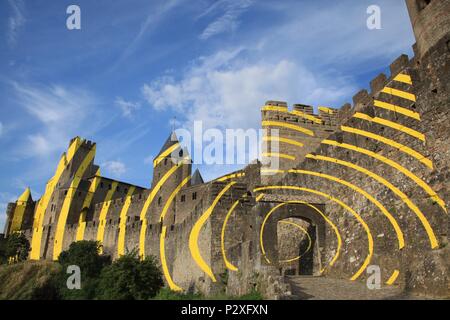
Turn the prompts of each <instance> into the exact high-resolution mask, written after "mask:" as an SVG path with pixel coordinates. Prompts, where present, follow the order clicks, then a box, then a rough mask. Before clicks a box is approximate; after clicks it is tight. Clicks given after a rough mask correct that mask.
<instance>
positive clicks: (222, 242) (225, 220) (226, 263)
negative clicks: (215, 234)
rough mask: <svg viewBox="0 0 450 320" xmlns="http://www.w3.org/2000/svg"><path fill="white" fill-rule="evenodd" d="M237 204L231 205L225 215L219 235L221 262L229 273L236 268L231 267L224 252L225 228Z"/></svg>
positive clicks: (237, 202) (236, 202)
mask: <svg viewBox="0 0 450 320" xmlns="http://www.w3.org/2000/svg"><path fill="white" fill-rule="evenodd" d="M238 204H239V200H237V201H235V202H234V203H233V205H232V206H231V208H230V210H228V212H227V215H226V216H225V219H224V220H223V224H222V232H221V235H220V247H221V249H222V257H223V261H224V263H225V267H227V269H228V270H231V271H238V268H237V267H236V266H235V265H233V264H232V263H231V262H230V261H229V260H228V258H227V253H226V250H225V230H226V228H227V223H228V219H230V216H231V214H232V213H233V211H234V209H235V208H236V207H237V205H238Z"/></svg>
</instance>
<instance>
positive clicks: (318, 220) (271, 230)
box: [260, 202, 326, 275]
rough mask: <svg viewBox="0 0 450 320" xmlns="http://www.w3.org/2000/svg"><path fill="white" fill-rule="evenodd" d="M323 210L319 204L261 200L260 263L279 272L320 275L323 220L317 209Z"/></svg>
mask: <svg viewBox="0 0 450 320" xmlns="http://www.w3.org/2000/svg"><path fill="white" fill-rule="evenodd" d="M323 210H324V205H323V204H305V203H299V202H298V203H292V202H287V203H282V202H278V203H261V211H260V212H261V216H262V221H261V228H260V245H261V248H262V249H261V251H262V252H263V260H264V261H263V262H264V263H266V264H271V265H274V266H276V267H277V268H278V269H279V270H280V273H281V274H283V275H320V273H321V269H322V262H321V256H320V252H321V249H320V248H321V247H322V246H324V245H325V223H326V221H325V219H324V218H323V217H322V215H321V214H320V213H319V212H318V211H321V212H323ZM261 231H262V233H261Z"/></svg>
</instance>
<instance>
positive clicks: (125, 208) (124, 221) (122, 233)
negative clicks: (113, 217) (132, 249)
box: [117, 186, 136, 257]
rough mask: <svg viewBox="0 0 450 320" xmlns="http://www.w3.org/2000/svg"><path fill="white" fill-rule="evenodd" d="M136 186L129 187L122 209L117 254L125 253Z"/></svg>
mask: <svg viewBox="0 0 450 320" xmlns="http://www.w3.org/2000/svg"><path fill="white" fill-rule="evenodd" d="M135 189H136V187H132V186H130V189H128V192H127V196H126V198H125V203H124V204H123V207H122V210H121V211H120V224H119V242H118V244H117V256H118V257H120V256H123V255H124V254H125V235H126V230H127V213H128V210H129V209H130V205H131V197H132V196H133V193H134V190H135Z"/></svg>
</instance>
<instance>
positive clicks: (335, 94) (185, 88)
mask: <svg viewBox="0 0 450 320" xmlns="http://www.w3.org/2000/svg"><path fill="white" fill-rule="evenodd" d="M239 52H240V51H239ZM218 56H221V57H227V59H223V60H221V61H220V62H217V61H218V60H220V59H218V58H217V57H218ZM199 61H200V63H198V64H196V65H195V66H194V67H193V68H191V69H189V70H188V71H187V72H186V73H185V74H184V75H183V77H182V78H181V79H179V80H176V79H174V78H172V77H167V76H165V77H162V78H160V79H157V80H155V81H153V82H151V83H149V84H145V85H144V86H143V87H142V92H143V94H144V97H145V98H146V100H147V101H148V103H149V104H150V105H151V106H152V107H153V108H154V109H156V110H172V111H175V112H178V113H179V114H181V115H182V116H184V118H185V120H186V121H187V122H188V123H191V122H193V121H194V120H202V121H204V126H206V127H219V128H250V127H253V128H259V127H260V107H261V106H262V105H263V104H264V102H265V101H266V100H282V101H288V102H289V103H291V104H292V103H296V102H301V103H309V104H316V103H318V102H320V104H323V105H327V104H331V105H334V103H336V102H337V101H339V100H341V99H343V98H344V97H347V96H349V95H351V93H353V92H355V88H354V87H353V86H352V85H351V84H349V83H348V81H346V79H342V78H339V77H332V78H324V77H320V76H318V75H315V74H314V73H312V72H311V71H309V70H308V69H307V68H305V67H304V66H302V65H300V64H299V63H296V62H294V61H292V60H281V61H279V62H276V63H268V62H265V61H263V60H258V61H255V62H253V63H246V62H242V61H241V60H240V59H237V54H230V53H226V52H219V53H217V54H215V55H214V56H212V57H210V58H202V59H200V60H199Z"/></svg>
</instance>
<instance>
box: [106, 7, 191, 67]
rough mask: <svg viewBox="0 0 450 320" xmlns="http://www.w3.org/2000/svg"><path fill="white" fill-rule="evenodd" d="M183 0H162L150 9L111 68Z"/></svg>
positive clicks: (124, 57) (125, 56)
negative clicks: (158, 4)
mask: <svg viewBox="0 0 450 320" xmlns="http://www.w3.org/2000/svg"><path fill="white" fill-rule="evenodd" d="M182 1H183V0H168V1H163V2H162V4H161V5H160V6H158V7H156V8H152V10H151V11H150V10H149V11H150V12H149V13H148V14H147V16H146V18H145V20H144V21H143V22H142V23H141V26H140V28H139V31H138V32H137V33H136V35H135V36H134V37H133V38H132V40H131V41H130V43H129V44H128V46H127V47H126V48H125V50H124V51H123V52H122V54H121V56H120V58H119V59H118V60H117V61H116V63H115V64H114V65H113V67H112V69H114V68H116V67H117V66H118V65H119V64H121V63H122V62H123V61H124V60H126V59H127V58H128V57H129V56H130V55H131V54H132V53H133V52H134V51H135V50H136V49H137V48H138V47H139V44H140V43H141V41H142V39H143V38H144V37H145V36H147V35H148V34H149V33H150V32H152V31H154V30H155V29H156V28H157V27H158V25H159V24H160V23H161V21H163V20H164V18H166V15H167V14H168V13H169V12H171V11H172V10H173V9H174V8H175V7H177V6H178V5H179V4H180V3H181V2H182Z"/></svg>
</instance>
